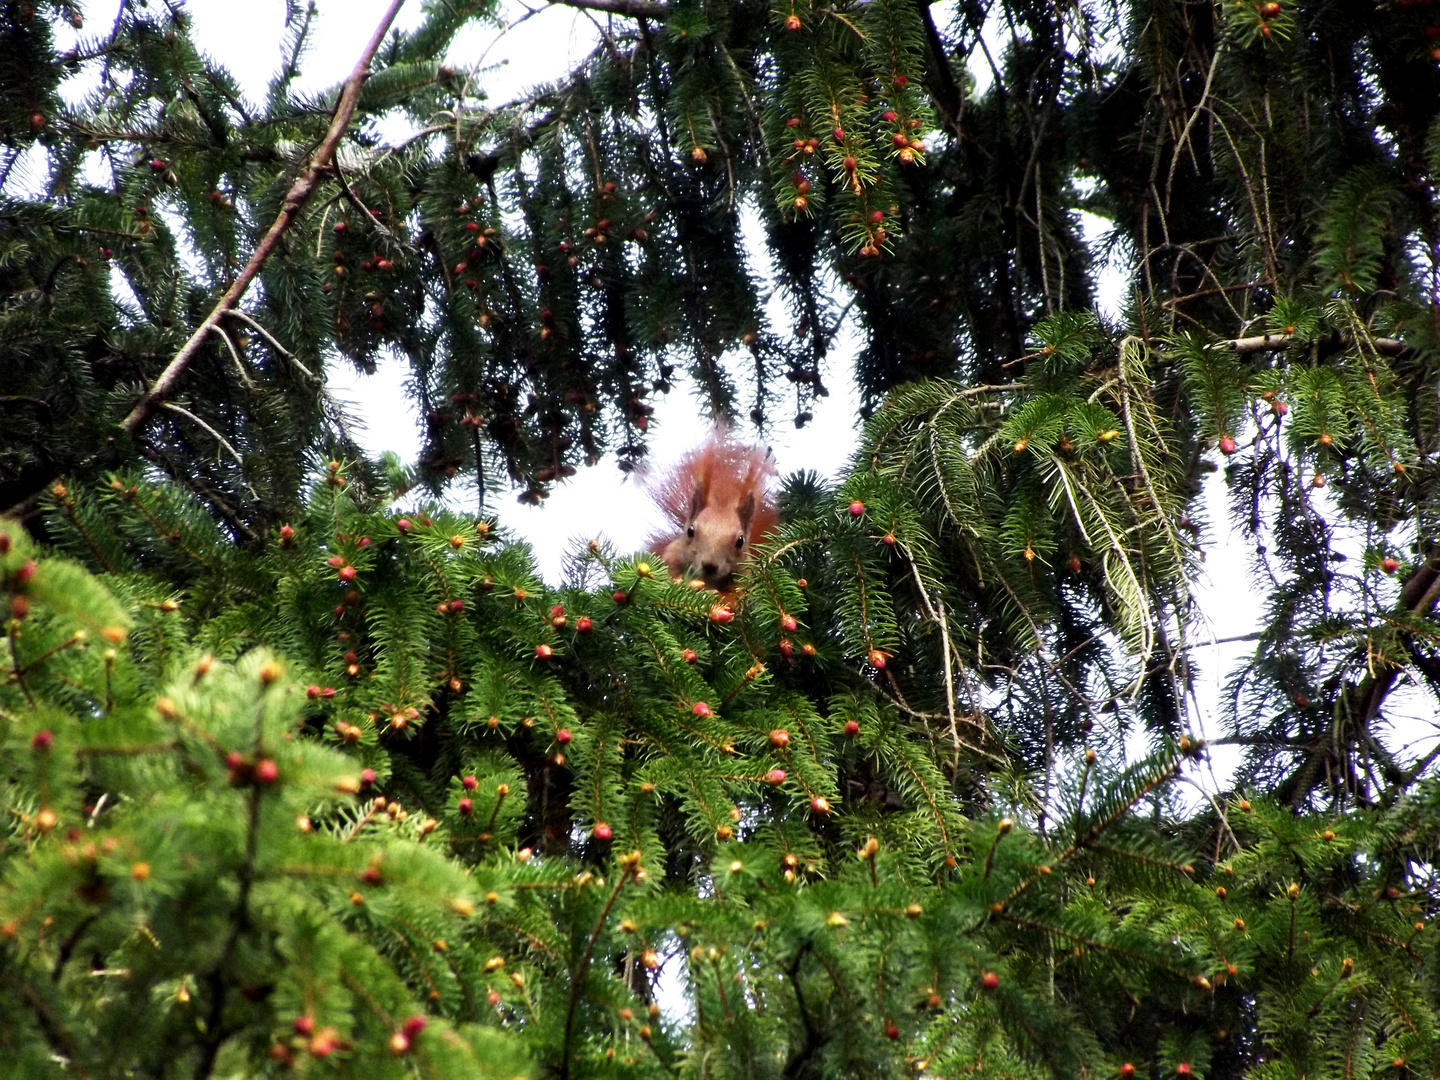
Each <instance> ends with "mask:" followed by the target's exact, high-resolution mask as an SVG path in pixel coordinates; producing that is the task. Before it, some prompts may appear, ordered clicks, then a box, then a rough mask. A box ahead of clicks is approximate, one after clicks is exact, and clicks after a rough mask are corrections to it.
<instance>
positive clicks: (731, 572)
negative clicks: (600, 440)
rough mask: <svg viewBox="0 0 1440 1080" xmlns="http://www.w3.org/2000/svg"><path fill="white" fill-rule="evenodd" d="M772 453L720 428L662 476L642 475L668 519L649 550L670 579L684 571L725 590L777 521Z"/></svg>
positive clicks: (732, 582) (717, 425)
mask: <svg viewBox="0 0 1440 1080" xmlns="http://www.w3.org/2000/svg"><path fill="white" fill-rule="evenodd" d="M775 475H776V474H775V460H774V455H773V454H771V452H770V451H769V449H767V448H766V447H763V446H755V445H753V444H749V443H744V442H741V441H739V440H738V439H737V438H736V437H735V435H734V433H732V432H731V431H730V429H729V428H728V427H726V426H725V425H724V424H723V423H721V424H716V425H715V429H714V430H713V431H712V432H711V433H710V436H709V438H707V439H706V440H705V441H704V442H703V443H701V444H700V445H699V446H697V447H695V448H694V449H693V450H691V451H689V453H687V454H686V455H685V456H684V457H682V458H681V459H680V460H679V462H677V463H676V465H675V466H674V467H673V468H671V469H670V470H669V471H668V472H665V473H662V474H660V475H658V476H652V477H648V478H647V479H646V483H645V486H646V488H647V490H648V491H649V493H650V497H651V498H652V499H654V500H655V503H656V504H657V505H658V506H659V507H660V509H661V510H663V511H664V512H665V516H666V518H668V519H669V520H668V525H667V528H666V531H665V532H664V533H663V534H662V535H660V536H658V537H656V538H655V539H654V540H653V541H652V542H651V546H650V550H652V551H653V552H654V553H655V554H656V555H659V556H660V558H662V559H664V560H665V565H666V566H667V567H669V569H670V574H671V576H673V577H677V578H678V577H683V576H684V575H685V573H686V572H687V571H688V572H690V573H692V574H695V575H696V576H697V577H699V578H700V580H702V581H704V582H705V584H706V585H707V586H709V587H710V588H712V589H718V590H719V591H720V592H729V591H730V589H731V588H732V587H733V586H734V582H735V572H736V570H737V569H738V568H739V565H740V563H741V561H742V560H743V559H744V558H745V556H746V555H747V554H748V553H749V550H750V548H751V547H752V546H754V545H755V544H756V543H757V542H759V540H760V539H761V538H762V537H763V536H764V535H765V534H766V533H767V532H769V531H770V530H771V529H773V528H774V527H775V526H776V524H777V523H778V522H779V520H780V518H779V514H778V512H777V511H776V509H775V495H774V492H773V491H772V490H771V488H772V482H773V480H774V479H775Z"/></svg>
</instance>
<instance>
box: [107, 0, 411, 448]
mask: <svg viewBox="0 0 1440 1080" xmlns="http://www.w3.org/2000/svg"><path fill="white" fill-rule="evenodd" d="M404 3H405V0H391V3H390V7H389V8H387V9H386V11H385V14H384V16H383V17H382V18H381V20H380V25H379V26H377V27H376V28H375V32H374V34H372V35H371V36H370V40H369V41H368V42H367V43H366V45H365V51H364V52H362V53H361V54H360V59H359V60H358V61H357V62H356V64H355V69H354V70H353V71H352V72H351V73H350V77H349V78H348V79H346V80H345V84H344V86H343V87H342V88H341V91H340V100H339V101H338V102H337V103H336V106H335V115H334V117H333V118H332V119H331V121H330V128H329V130H327V131H326V132H325V138H324V139H323V140H321V142H320V145H319V146H318V147H316V149H315V152H314V153H313V154H312V155H311V156H310V162H309V164H308V165H306V166H305V168H304V170H303V171H302V172H301V173H300V175H299V176H298V177H297V178H296V180H295V183H294V184H292V185H291V186H290V190H289V192H287V193H286V195H285V201H284V203H283V204H282V205H281V207H280V213H279V214H278V215H277V216H276V218H275V221H274V224H272V225H271V226H270V231H269V232H267V233H266V234H265V237H264V239H262V240H261V241H260V244H259V246H257V247H256V248H255V251H254V253H253V254H252V255H251V256H250V261H249V262H247V263H246V264H245V268H244V269H243V270H241V271H240V274H239V276H237V277H236V278H235V280H234V282H232V283H231V285H230V287H229V288H228V289H226V290H225V295H223V296H222V297H220V300H219V302H218V303H217V304H216V305H215V307H214V308H213V309H212V310H211V312H210V314H209V315H207V316H206V317H205V321H204V322H202V323H201V324H200V325H199V326H198V327H196V329H195V332H194V333H193V334H191V335H190V340H188V341H187V342H185V344H184V345H183V346H182V347H181V349H180V351H179V352H178V353H176V354H175V357H174V359H172V360H171V361H170V363H169V364H168V365H167V366H166V368H165V370H164V371H162V372H161V373H160V377H159V378H157V379H156V380H155V381H154V382H153V383H152V384H151V385H150V389H149V390H147V391H146V392H145V396H144V397H142V398H141V399H140V400H139V401H137V402H136V403H135V407H134V408H133V409H131V410H130V414H129V415H128V416H126V417H125V419H124V420H123V421H122V422H121V425H120V426H121V427H123V428H124V429H125V431H126V433H127V434H130V435H133V434H135V432H136V431H138V430H139V429H140V425H141V424H143V423H144V422H145V421H146V420H147V419H148V418H149V417H150V415H151V413H153V412H154V411H155V408H156V406H158V405H159V404H160V403H161V402H163V401H164V400H165V399H166V398H167V397H169V395H170V394H171V393H173V392H174V390H175V387H176V386H177V385H178V384H179V382H180V378H181V376H182V375H184V374H185V371H186V369H187V368H188V367H189V366H190V364H191V363H192V362H193V361H194V359H195V357H196V356H198V355H199V354H200V349H201V346H202V345H203V344H204V342H205V339H206V337H207V336H208V335H209V334H210V333H211V331H212V329H213V328H214V327H217V326H218V325H219V324H220V321H221V320H222V319H223V318H224V317H225V316H226V315H227V314H228V313H229V312H230V311H232V310H233V309H234V308H235V307H236V305H237V304H239V302H240V298H241V297H242V296H244V295H245V291H246V290H247V289H248V288H249V287H250V283H251V282H252V281H254V280H255V277H256V275H258V274H259V273H260V268H261V267H262V266H264V265H265V261H266V260H267V259H268V258H269V257H270V255H271V254H272V253H273V252H274V251H275V248H276V247H277V246H278V245H279V243H280V238H281V237H282V236H284V235H285V231H286V230H287V229H289V228H290V226H291V225H292V224H293V223H294V222H295V219H296V218H297V217H299V214H300V211H301V210H302V209H303V208H304V206H305V204H306V203H307V202H309V200H310V197H311V196H312V195H314V194H315V189H316V188H317V187H319V186H320V180H321V179H322V178H323V177H324V176H325V174H326V173H327V172H329V169H330V163H331V161H332V159H333V158H334V157H335V149H336V147H338V146H339V145H340V139H341V137H342V136H344V134H345V130H346V129H347V128H348V127H349V126H350V119H351V117H353V116H354V115H355V107H356V105H357V104H358V103H359V101H360V89H361V87H362V86H364V85H365V79H366V78H367V77H368V76H369V74H370V61H371V60H373V59H374V58H375V53H376V52H377V51H378V50H379V48H380V45H381V43H382V42H383V41H384V40H385V35H386V34H387V33H389V32H390V25H391V24H392V23H393V22H394V21H395V17H396V16H397V15H398V14H399V13H400V8H401V7H402V6H404Z"/></svg>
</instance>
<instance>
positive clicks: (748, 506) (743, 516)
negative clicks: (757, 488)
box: [737, 491, 755, 533]
mask: <svg viewBox="0 0 1440 1080" xmlns="http://www.w3.org/2000/svg"><path fill="white" fill-rule="evenodd" d="M737 509H738V510H739V511H740V528H741V529H743V530H744V531H745V532H747V533H748V532H749V531H750V522H752V521H753V520H755V492H753V491H750V492H747V493H746V495H745V498H743V499H742V500H740V505H739V507H738V508H737Z"/></svg>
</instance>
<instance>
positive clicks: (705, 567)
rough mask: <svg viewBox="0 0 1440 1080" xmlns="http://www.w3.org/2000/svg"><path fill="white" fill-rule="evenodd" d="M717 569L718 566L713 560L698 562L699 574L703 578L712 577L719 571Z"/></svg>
mask: <svg viewBox="0 0 1440 1080" xmlns="http://www.w3.org/2000/svg"><path fill="white" fill-rule="evenodd" d="M719 570H720V568H719V567H718V566H716V565H715V564H714V563H713V562H707V563H701V564H700V576H701V577H703V578H713V577H714V576H715V575H716V573H718V572H719Z"/></svg>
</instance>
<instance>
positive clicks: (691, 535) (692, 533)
mask: <svg viewBox="0 0 1440 1080" xmlns="http://www.w3.org/2000/svg"><path fill="white" fill-rule="evenodd" d="M685 535H686V536H688V537H689V538H690V539H691V540H694V539H695V526H694V525H691V526H690V527H689V528H688V529H686V530H685Z"/></svg>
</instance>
